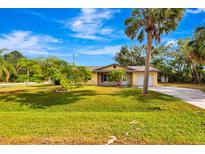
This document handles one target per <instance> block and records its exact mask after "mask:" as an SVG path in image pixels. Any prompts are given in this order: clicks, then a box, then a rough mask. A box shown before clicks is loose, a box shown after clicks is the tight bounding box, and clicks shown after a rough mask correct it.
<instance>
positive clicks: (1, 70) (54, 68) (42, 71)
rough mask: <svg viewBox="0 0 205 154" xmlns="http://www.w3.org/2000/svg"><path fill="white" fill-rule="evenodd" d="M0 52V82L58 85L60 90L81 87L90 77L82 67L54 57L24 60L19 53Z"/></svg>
mask: <svg viewBox="0 0 205 154" xmlns="http://www.w3.org/2000/svg"><path fill="white" fill-rule="evenodd" d="M5 51H6V49H1V50H0V82H27V83H28V82H31V81H33V82H42V81H51V82H52V83H53V84H59V85H60V86H61V90H71V89H72V88H75V87H80V86H82V85H83V84H84V83H85V82H86V81H87V80H88V79H90V77H91V72H90V70H88V69H87V68H86V67H84V66H77V65H74V64H71V63H68V62H66V61H64V60H61V59H58V58H56V57H48V58H42V57H37V58H33V59H29V58H26V57H25V56H24V55H23V54H22V53H21V52H19V51H12V52H9V53H4V52H5Z"/></svg>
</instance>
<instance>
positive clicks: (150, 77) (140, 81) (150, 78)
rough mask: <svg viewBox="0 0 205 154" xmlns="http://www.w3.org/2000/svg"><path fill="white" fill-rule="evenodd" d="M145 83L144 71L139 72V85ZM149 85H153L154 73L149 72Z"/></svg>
mask: <svg viewBox="0 0 205 154" xmlns="http://www.w3.org/2000/svg"><path fill="white" fill-rule="evenodd" d="M143 83H144V73H139V74H138V76H137V85H138V86H143ZM148 85H149V86H153V81H152V75H151V74H149V84H148Z"/></svg>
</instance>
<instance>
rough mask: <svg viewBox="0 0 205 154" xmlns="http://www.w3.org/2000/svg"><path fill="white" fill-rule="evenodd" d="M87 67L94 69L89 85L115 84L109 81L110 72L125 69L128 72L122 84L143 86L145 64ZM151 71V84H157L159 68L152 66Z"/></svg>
mask: <svg viewBox="0 0 205 154" xmlns="http://www.w3.org/2000/svg"><path fill="white" fill-rule="evenodd" d="M87 68H88V69H90V70H91V71H92V76H91V79H90V80H89V81H88V82H87V85H98V86H111V85H114V83H113V82H110V81H108V76H109V73H110V72H112V71H113V70H124V71H125V72H126V75H125V77H124V78H123V81H122V82H121V83H120V85H122V86H143V81H144V70H145V67H144V66H121V65H119V64H111V65H107V66H103V67H102V66H101V67H100V66H89V67H87ZM149 72H150V73H149V86H157V82H158V81H157V76H158V72H159V70H158V69H156V68H154V67H150V69H149Z"/></svg>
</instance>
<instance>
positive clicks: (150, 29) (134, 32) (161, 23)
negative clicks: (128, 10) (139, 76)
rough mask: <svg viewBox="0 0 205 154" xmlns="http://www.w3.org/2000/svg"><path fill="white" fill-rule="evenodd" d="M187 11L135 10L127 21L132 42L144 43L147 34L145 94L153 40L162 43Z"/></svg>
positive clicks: (126, 30) (127, 32) (127, 28)
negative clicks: (162, 38) (163, 37)
mask: <svg viewBox="0 0 205 154" xmlns="http://www.w3.org/2000/svg"><path fill="white" fill-rule="evenodd" d="M184 11H185V9H170V8H167V9H165V8H163V9H155V8H154V9H153V8H149V9H142V8H140V9H134V10H133V11H132V15H131V17H129V18H128V19H126V21H125V25H126V29H125V33H126V35H127V36H128V37H130V38H131V39H132V40H133V39H135V38H136V39H137V40H138V41H139V42H142V41H143V40H144V38H145V34H147V36H146V39H147V50H146V60H145V75H144V85H143V94H147V93H148V78H149V65H150V60H151V49H152V42H153V40H155V41H156V43H159V42H160V37H161V35H162V34H164V33H166V34H167V33H168V32H169V31H171V30H175V29H176V27H177V25H178V23H179V21H180V20H181V19H182V17H183V14H184Z"/></svg>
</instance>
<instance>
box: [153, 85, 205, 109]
mask: <svg viewBox="0 0 205 154" xmlns="http://www.w3.org/2000/svg"><path fill="white" fill-rule="evenodd" d="M149 89H150V90H153V91H157V92H160V93H163V94H167V95H171V96H174V97H176V98H179V99H182V100H184V101H185V102H187V103H190V104H192V105H195V106H197V107H200V108H202V109H205V93H204V92H202V91H201V90H197V89H190V88H179V87H172V86H158V87H150V88H149Z"/></svg>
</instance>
